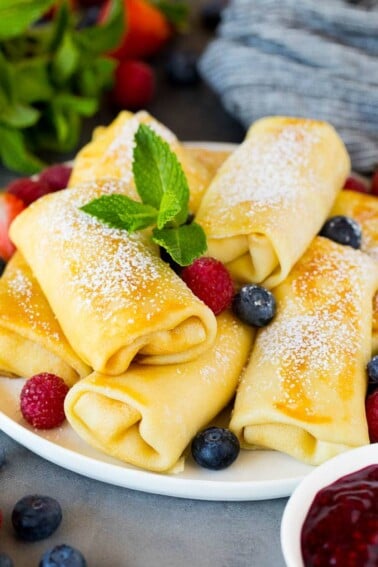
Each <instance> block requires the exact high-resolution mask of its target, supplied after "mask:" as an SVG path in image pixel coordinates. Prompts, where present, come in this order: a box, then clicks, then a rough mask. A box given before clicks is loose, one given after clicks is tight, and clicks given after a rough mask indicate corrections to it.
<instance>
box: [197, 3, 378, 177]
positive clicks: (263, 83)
mask: <svg viewBox="0 0 378 567" xmlns="http://www.w3.org/2000/svg"><path fill="white" fill-rule="evenodd" d="M217 32H218V33H217V37H216V39H215V40H214V41H212V42H211V43H210V44H209V45H208V47H207V49H206V50H205V52H204V54H203V56H202V57H201V59H200V64H199V67H200V72H201V74H202V76H203V77H204V79H205V80H206V81H207V82H208V83H209V84H210V86H211V87H212V88H213V89H214V90H215V91H216V92H217V93H218V94H219V95H220V97H221V100H222V102H223V104H224V106H225V108H226V109H227V110H228V111H229V112H230V113H231V114H232V115H233V116H235V117H236V118H237V119H238V120H239V121H241V123H242V124H243V125H244V126H245V127H246V128H247V127H248V126H249V125H250V124H251V122H253V121H254V120H256V119H257V118H260V117H262V116H266V115H276V114H281V115H289V116H303V117H312V118H318V119H322V120H327V121H329V122H331V123H332V124H333V125H334V126H335V127H336V129H337V130H338V132H339V133H340V135H341V136H342V137H343V139H344V141H345V143H346V145H347V147H348V150H349V152H350V155H351V157H352V164H353V167H354V169H355V170H357V171H360V172H370V171H371V170H373V169H374V167H375V165H376V164H378V0H360V1H358V0H354V1H353V0H349V1H347V0H327V1H324V0H233V1H231V2H230V4H229V6H228V8H226V10H225V11H224V13H223V16H222V23H221V25H220V26H219V28H218V30H217Z"/></svg>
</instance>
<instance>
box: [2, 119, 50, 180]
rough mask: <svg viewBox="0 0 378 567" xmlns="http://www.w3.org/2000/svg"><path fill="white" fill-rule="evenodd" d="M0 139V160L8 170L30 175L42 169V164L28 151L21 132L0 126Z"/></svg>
mask: <svg viewBox="0 0 378 567" xmlns="http://www.w3.org/2000/svg"><path fill="white" fill-rule="evenodd" d="M0 139H1V144H0V156H1V160H2V162H3V163H4V165H5V166H6V167H9V169H13V170H15V171H18V172H20V173H24V174H25V175H31V174H33V173H37V172H38V171H40V170H41V169H42V168H43V167H44V163H43V162H42V161H40V160H39V159H38V158H36V157H35V156H33V155H32V154H31V153H30V152H29V151H28V149H27V147H26V143H25V136H24V135H23V133H22V132H21V131H19V130H15V129H12V128H10V127H7V126H4V125H2V124H0Z"/></svg>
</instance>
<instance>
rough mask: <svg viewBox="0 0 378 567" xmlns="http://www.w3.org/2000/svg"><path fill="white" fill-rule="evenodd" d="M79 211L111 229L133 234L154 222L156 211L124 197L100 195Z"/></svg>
mask: <svg viewBox="0 0 378 567" xmlns="http://www.w3.org/2000/svg"><path fill="white" fill-rule="evenodd" d="M81 210H82V211H84V212H86V213H88V214H90V215H92V216H94V217H96V218H98V219H99V220H101V221H102V222H104V223H106V224H107V225H109V226H111V227H112V228H122V229H125V230H128V231H129V232H133V231H135V230H140V229H143V228H147V227H148V226H151V224H154V223H155V222H156V217H157V210H156V209H154V208H153V207H150V206H149V205H143V203H139V202H137V201H133V200H132V199H130V198H129V197H127V196H126V195H118V194H114V195H102V196H101V197H99V198H98V199H94V200H93V201H90V203H87V204H86V205H84V206H83V207H81Z"/></svg>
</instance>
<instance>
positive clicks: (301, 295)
mask: <svg viewBox="0 0 378 567" xmlns="http://www.w3.org/2000/svg"><path fill="white" fill-rule="evenodd" d="M377 288H378V268H377V265H376V264H375V263H374V261H373V260H372V259H371V258H370V257H369V256H367V255H366V254H365V253H363V252H360V251H359V250H354V249H352V248H350V247H348V246H342V245H340V244H336V243H335V242H332V241H330V240H327V239H325V238H322V237H316V238H315V240H314V241H313V243H312V244H311V246H310V248H309V249H308V251H307V252H306V253H305V255H304V256H303V258H301V260H300V261H299V262H298V263H297V264H296V265H295V267H294V268H293V270H292V272H291V273H290V275H289V277H288V278H287V279H286V280H285V282H283V283H282V284H280V285H279V286H278V287H277V288H276V289H275V290H274V293H275V296H276V298H277V303H278V309H277V315H276V318H275V319H274V320H273V322H272V323H271V324H270V325H268V326H267V327H265V328H264V329H262V330H261V331H259V332H258V333H257V336H256V340H255V344H254V348H253V351H252V355H251V359H250V361H249V364H248V366H247V369H246V371H245V374H244V375H243V378H242V380H241V383H240V387H239V388H238V392H237V395H236V401H235V407H234V411H233V415H232V418H231V424H230V427H231V429H232V430H233V431H234V432H235V433H236V434H237V435H238V436H239V438H240V440H241V442H242V444H243V446H244V447H247V448H252V447H256V446H257V447H263V448H269V449H276V450H278V451H282V452H284V453H288V454H289V455H292V456H293V457H295V458H297V459H299V460H302V461H305V462H307V463H310V464H313V465H316V464H319V463H321V462H322V461H324V460H326V459H328V458H330V457H332V456H334V455H336V454H337V453H340V452H342V451H344V450H346V449H347V448H352V447H356V446H360V445H364V444H368V443H369V436H368V429H367V423H366V416H365V394H366V388H367V377H366V364H367V362H368V360H369V359H370V356H371V323H372V298H373V294H374V292H375V291H376V289H377Z"/></svg>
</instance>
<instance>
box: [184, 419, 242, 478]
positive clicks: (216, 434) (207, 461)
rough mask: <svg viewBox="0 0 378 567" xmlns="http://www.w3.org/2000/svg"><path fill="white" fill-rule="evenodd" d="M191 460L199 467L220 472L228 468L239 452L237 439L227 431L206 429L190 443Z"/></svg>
mask: <svg viewBox="0 0 378 567" xmlns="http://www.w3.org/2000/svg"><path fill="white" fill-rule="evenodd" d="M191 449H192V456H193V459H194V460H195V461H196V463H198V464H199V465H200V466H201V467H204V468H206V469H212V470H216V471H218V470H221V469H225V468H227V467H229V466H230V465H231V464H232V463H233V462H234V461H235V459H236V458H237V456H238V455H239V452H240V444H239V441H238V438H237V437H236V435H234V433H232V431H230V430H229V429H224V428H223V427H208V428H207V429H204V430H203V431H200V432H199V433H197V435H196V436H195V437H194V439H193V441H192V447H191Z"/></svg>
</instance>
